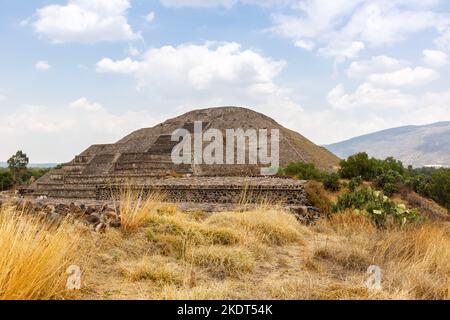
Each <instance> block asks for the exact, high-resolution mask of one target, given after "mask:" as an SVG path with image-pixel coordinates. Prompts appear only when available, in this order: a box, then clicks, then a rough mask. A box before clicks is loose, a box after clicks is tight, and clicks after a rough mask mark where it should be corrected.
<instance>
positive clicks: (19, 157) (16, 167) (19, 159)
mask: <svg viewBox="0 0 450 320" xmlns="http://www.w3.org/2000/svg"><path fill="white" fill-rule="evenodd" d="M28 162H29V160H28V157H27V155H26V154H25V153H24V152H22V150H19V151H17V152H16V154H15V155H13V156H12V157H11V158H9V159H8V168H9V170H11V175H12V179H13V181H14V183H20V182H23V181H22V175H23V173H24V172H25V171H26V170H27V165H28Z"/></svg>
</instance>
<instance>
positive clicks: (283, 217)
mask: <svg viewBox="0 0 450 320" xmlns="http://www.w3.org/2000/svg"><path fill="white" fill-rule="evenodd" d="M205 222H206V223H207V224H209V225H213V226H220V227H225V228H231V229H238V230H241V231H242V235H247V236H246V237H245V236H242V237H241V242H246V241H248V240H253V239H255V238H256V239H257V240H259V241H262V242H264V243H265V244H269V245H284V244H288V243H294V242H297V243H302V242H303V237H302V233H303V232H307V231H306V228H305V227H303V226H302V225H301V224H300V223H299V222H298V221H297V219H296V218H295V216H294V215H292V214H289V213H287V212H284V211H283V210H277V209H267V208H259V209H255V210H252V211H246V212H224V213H216V214H214V215H212V216H211V217H209V218H208V219H206V221H205Z"/></svg>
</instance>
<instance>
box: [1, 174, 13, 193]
mask: <svg viewBox="0 0 450 320" xmlns="http://www.w3.org/2000/svg"><path fill="white" fill-rule="evenodd" d="M13 184H14V182H13V179H12V176H11V172H10V171H9V170H8V169H0V191H4V190H8V189H10V188H11V187H12V186H13Z"/></svg>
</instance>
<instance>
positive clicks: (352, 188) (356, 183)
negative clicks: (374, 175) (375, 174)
mask: <svg viewBox="0 0 450 320" xmlns="http://www.w3.org/2000/svg"><path fill="white" fill-rule="evenodd" d="M361 184H362V178H361V176H357V177H354V178H352V179H351V180H350V182H349V184H348V188H349V189H350V191H355V190H356V188H358V187H359V186H360V185H361Z"/></svg>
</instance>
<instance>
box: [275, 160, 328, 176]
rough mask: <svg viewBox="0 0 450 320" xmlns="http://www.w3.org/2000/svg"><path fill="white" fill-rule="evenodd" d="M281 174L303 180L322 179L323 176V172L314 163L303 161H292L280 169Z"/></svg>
mask: <svg viewBox="0 0 450 320" xmlns="http://www.w3.org/2000/svg"><path fill="white" fill-rule="evenodd" d="M280 174H281V175H284V176H290V177H295V178H298V179H302V180H321V179H322V177H323V173H322V172H321V171H320V170H319V169H317V168H316V167H315V165H314V164H312V163H303V162H296V163H290V164H289V165H288V166H287V167H286V168H284V169H281V170H280Z"/></svg>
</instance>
